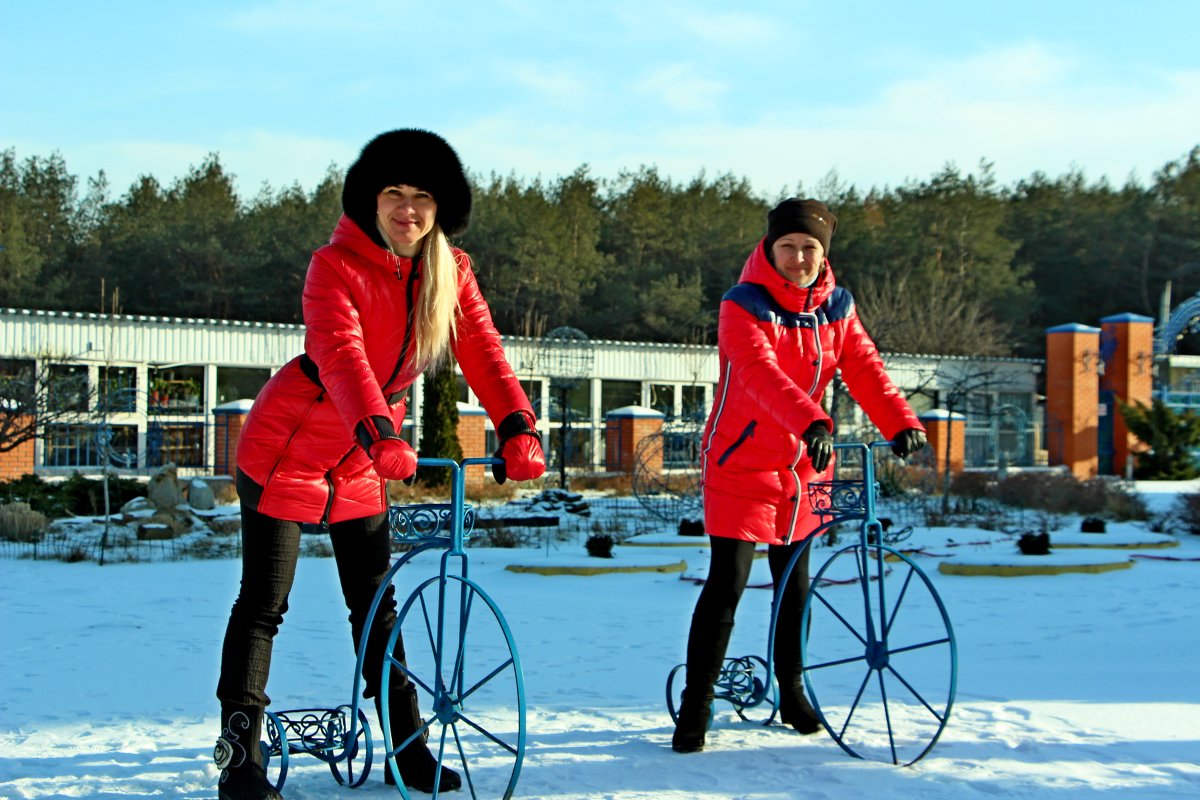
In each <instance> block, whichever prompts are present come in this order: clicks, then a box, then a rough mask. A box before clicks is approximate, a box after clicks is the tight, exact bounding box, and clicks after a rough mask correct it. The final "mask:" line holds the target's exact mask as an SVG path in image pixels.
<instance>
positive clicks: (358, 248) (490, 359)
mask: <svg viewBox="0 0 1200 800" xmlns="http://www.w3.org/2000/svg"><path fill="white" fill-rule="evenodd" d="M454 253H455V255H456V256H458V258H459V260H460V267H459V271H458V309H457V319H456V325H457V330H456V334H455V337H454V339H453V340H452V342H451V347H452V350H453V352H454V356H455V358H456V359H457V361H458V364H459V367H460V368H461V369H462V372H463V375H464V376H465V377H466V379H467V383H468V384H469V385H470V386H471V388H472V389H474V390H475V393H476V394H477V395H478V396H479V399H480V402H481V403H482V404H483V407H484V408H485V409H486V410H487V412H488V415H489V416H490V417H491V420H492V423H493V425H497V426H498V425H499V424H500V422H501V420H503V419H504V418H505V417H507V416H508V415H509V414H511V413H512V412H514V411H526V412H528V413H529V416H530V419H533V418H534V417H533V409H532V408H531V406H530V404H529V400H528V398H526V396H525V392H524V391H523V390H522V389H521V385H520V383H519V382H518V380H517V377H516V375H515V374H514V373H513V370H512V367H511V366H510V365H509V363H508V360H507V359H506V358H505V357H504V350H503V347H502V345H501V342H500V334H499V333H498V332H497V331H496V328H495V326H494V325H493V324H492V317H491V312H490V311H489V309H488V306H487V303H486V301H485V300H484V299H483V295H481V294H480V292H479V285H478V284H477V283H476V281H475V275H474V273H473V272H472V271H471V264H470V261H469V259H468V258H467V256H466V254H465V253H463V252H462V251H460V250H454ZM420 284H421V270H420V262H419V260H416V261H415V262H414V259H409V258H401V257H399V256H395V255H393V254H392V253H390V252H388V251H386V250H384V249H383V248H381V247H379V246H378V245H377V244H375V243H374V242H372V241H371V240H370V239H369V238H368V237H367V236H366V234H364V233H363V232H362V230H361V229H360V228H359V227H358V226H357V225H356V224H354V223H353V222H351V221H350V219H349V218H348V217H345V216H343V217H342V218H341V219H340V220H339V221H338V224H337V227H336V228H335V229H334V232H333V236H332V238H331V239H330V243H329V244H328V245H325V246H324V247H322V248H320V249H319V250H317V251H316V252H315V253H314V254H313V258H312V261H311V263H310V264H309V267H308V274H307V276H306V278H305V282H304V322H305V326H306V330H305V334H304V355H302V356H298V357H297V358H294V359H292V360H291V361H289V362H288V363H287V364H285V365H284V366H283V368H282V369H280V370H279V372H277V373H276V374H275V375H274V376H273V377H272V378H271V380H269V381H268V382H267V385H266V386H264V387H263V389H262V391H261V392H260V393H259V395H258V397H257V398H256V399H255V401H254V406H253V407H252V408H251V411H250V414H249V416H248V417H247V419H246V423H245V426H244V427H243V428H242V431H241V435H240V437H239V439H238V448H237V466H238V475H237V486H238V494H239V495H240V497H241V499H242V501H243V502H244V503H246V504H247V505H249V506H250V507H251V508H254V509H257V510H258V511H259V512H261V513H263V514H267V515H269V516H272V517H276V518H278V519H286V520H292V521H295V522H320V521H326V522H340V521H342V520H347V519H356V518H358V517H364V516H370V515H372V514H378V513H380V512H381V511H383V510H384V508H385V507H386V506H387V495H386V492H385V485H386V482H385V481H384V480H383V479H382V478H380V477H379V475H377V474H376V473H375V469H374V468H373V467H372V465H371V460H370V458H368V457H367V454H366V452H364V451H363V449H362V447H360V446H359V445H358V444H357V443H356V442H355V439H354V436H353V433H352V432H353V430H354V426H355V424H357V423H358V421H359V420H361V419H363V418H364V417H367V416H373V415H378V416H387V417H390V418H391V419H392V421H393V424H394V425H395V428H396V430H397V431H399V430H400V429H401V426H402V424H403V422H404V417H405V413H406V409H407V404H408V397H407V391H406V390H407V389H408V387H409V386H410V385H412V383H413V381H415V380H416V379H417V376H418V373H417V372H415V371H414V370H413V365H412V356H411V347H412V336H413V331H412V329H411V322H412V320H411V314H410V310H411V308H412V304H413V300H414V298H415V297H417V291H418V289H419V288H420ZM431 455H440V454H436V453H435V454H431Z"/></svg>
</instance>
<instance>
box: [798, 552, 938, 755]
mask: <svg viewBox="0 0 1200 800" xmlns="http://www.w3.org/2000/svg"><path fill="white" fill-rule="evenodd" d="M800 642H801V651H802V652H803V653H804V659H803V660H804V679H805V684H806V686H807V688H808V693H809V698H810V700H811V701H812V704H813V707H814V708H816V709H817V712H818V713H819V714H820V716H821V720H822V722H823V723H824V725H825V728H826V729H827V730H828V731H829V733H830V735H832V736H833V738H834V740H835V741H836V742H837V743H838V744H839V745H840V746H841V747H842V749H843V750H845V751H846V752H847V753H849V754H850V755H852V756H855V757H857V758H864V759H869V760H874V761H885V762H890V763H893V764H912V763H914V762H916V761H918V760H920V759H921V758H923V757H924V756H925V755H926V754H927V753H928V752H929V750H930V749H931V748H932V747H933V745H934V744H935V743H936V742H937V740H938V737H939V736H941V733H942V730H943V729H945V727H946V722H947V720H948V719H949V718H950V709H951V707H952V705H953V703H954V693H955V686H956V681H957V672H958V654H957V647H956V645H955V641H954V632H953V630H952V628H951V627H950V618H949V616H948V615H947V614H946V608H945V606H944V605H943V604H942V601H941V598H940V597H938V594H937V591H936V590H935V589H934V586H933V584H932V583H931V582H930V580H929V578H928V577H927V576H926V575H925V573H924V572H922V571H921V569H920V568H919V567H918V566H917V565H916V563H914V562H913V561H912V560H911V559H910V558H908V557H907V556H905V555H903V554H901V553H899V552H897V551H896V550H893V549H892V548H890V547H887V546H886V545H879V544H868V545H866V546H864V545H862V544H861V543H860V544H856V545H852V546H850V547H845V548H843V549H841V550H839V551H837V552H836V553H834V554H833V555H832V556H830V558H829V560H828V561H826V562H825V564H824V565H823V566H822V567H821V569H820V570H819V571H818V572H817V574H816V576H815V577H814V578H813V583H812V588H811V590H810V592H809V595H808V598H807V600H806V601H805V604H804V612H803V614H802V617H801V622H800Z"/></svg>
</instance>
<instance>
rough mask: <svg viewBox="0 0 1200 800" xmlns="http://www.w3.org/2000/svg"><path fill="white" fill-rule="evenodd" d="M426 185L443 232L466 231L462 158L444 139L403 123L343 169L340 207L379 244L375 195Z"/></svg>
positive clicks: (467, 209)
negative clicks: (387, 189)
mask: <svg viewBox="0 0 1200 800" xmlns="http://www.w3.org/2000/svg"><path fill="white" fill-rule="evenodd" d="M400 184H405V185H408V186H416V187H417V188H419V189H424V190H425V191H427V192H429V193H430V194H432V195H433V199H434V200H436V201H437V223H438V225H440V226H441V227H442V231H444V232H445V234H446V235H447V236H458V235H460V234H462V233H464V232H465V231H466V230H467V225H468V223H469V222H470V216H471V185H470V184H469V183H468V182H467V176H466V174H465V173H464V171H463V166H462V162H460V161H459V160H458V154H457V153H455V152H454V148H452V147H451V146H450V145H449V144H448V143H447V142H446V140H445V139H443V138H442V137H440V136H438V135H437V134H436V133H430V132H429V131H425V130H421V129H419V128H401V129H399V130H394V131H388V132H387V133H381V134H380V135H378V136H376V137H375V138H374V139H372V140H371V141H370V142H368V143H367V145H366V147H364V148H363V149H362V153H361V154H360V155H359V157H358V160H357V161H355V162H354V163H353V164H351V165H350V169H348V170H347V171H346V183H345V186H344V187H343V188H342V210H343V211H345V212H346V216H348V217H349V218H350V219H352V220H354V222H355V223H356V224H357V225H358V227H360V228H362V230H363V232H364V233H366V234H367V235H368V236H370V237H371V238H372V239H374V240H376V243H377V244H379V245H380V246H383V241H382V239H381V237H380V235H379V231H378V229H377V228H376V225H375V214H376V209H377V206H376V199H377V197H378V196H379V192H381V191H382V190H383V188H384V187H385V186H398V185H400Z"/></svg>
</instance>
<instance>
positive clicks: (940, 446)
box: [921, 411, 967, 475]
mask: <svg viewBox="0 0 1200 800" xmlns="http://www.w3.org/2000/svg"><path fill="white" fill-rule="evenodd" d="M921 424H922V425H924V426H925V433H926V436H928V438H929V449H930V451H931V452H932V453H933V454H934V471H935V472H936V473H937V474H938V475H941V474H942V470H943V469H944V468H945V466H946V437H949V438H950V474H951V475H954V474H956V473H959V472H962V469H963V464H964V463H965V461H966V447H967V437H966V419H965V418H964V417H963V416H962V414H954V415H953V416H952V417H951V416H948V415H947V414H946V412H945V411H932V412H928V413H926V414H922V415H921Z"/></svg>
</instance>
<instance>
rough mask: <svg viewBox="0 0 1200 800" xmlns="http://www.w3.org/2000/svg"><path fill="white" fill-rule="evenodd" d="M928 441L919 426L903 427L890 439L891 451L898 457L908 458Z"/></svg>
mask: <svg viewBox="0 0 1200 800" xmlns="http://www.w3.org/2000/svg"><path fill="white" fill-rule="evenodd" d="M928 443H929V440H928V439H926V438H925V431H923V430H921V429H920V428H905V429H904V430H902V431H900V432H899V433H897V434H896V438H895V439H893V440H892V452H893V453H895V454H896V455H897V456H899V457H900V458H908V457H909V456H911V455H912V454H913V453H915V452H917V451H918V450H920V449H921V448H922V447H924V446H925V445H926V444H928Z"/></svg>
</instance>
